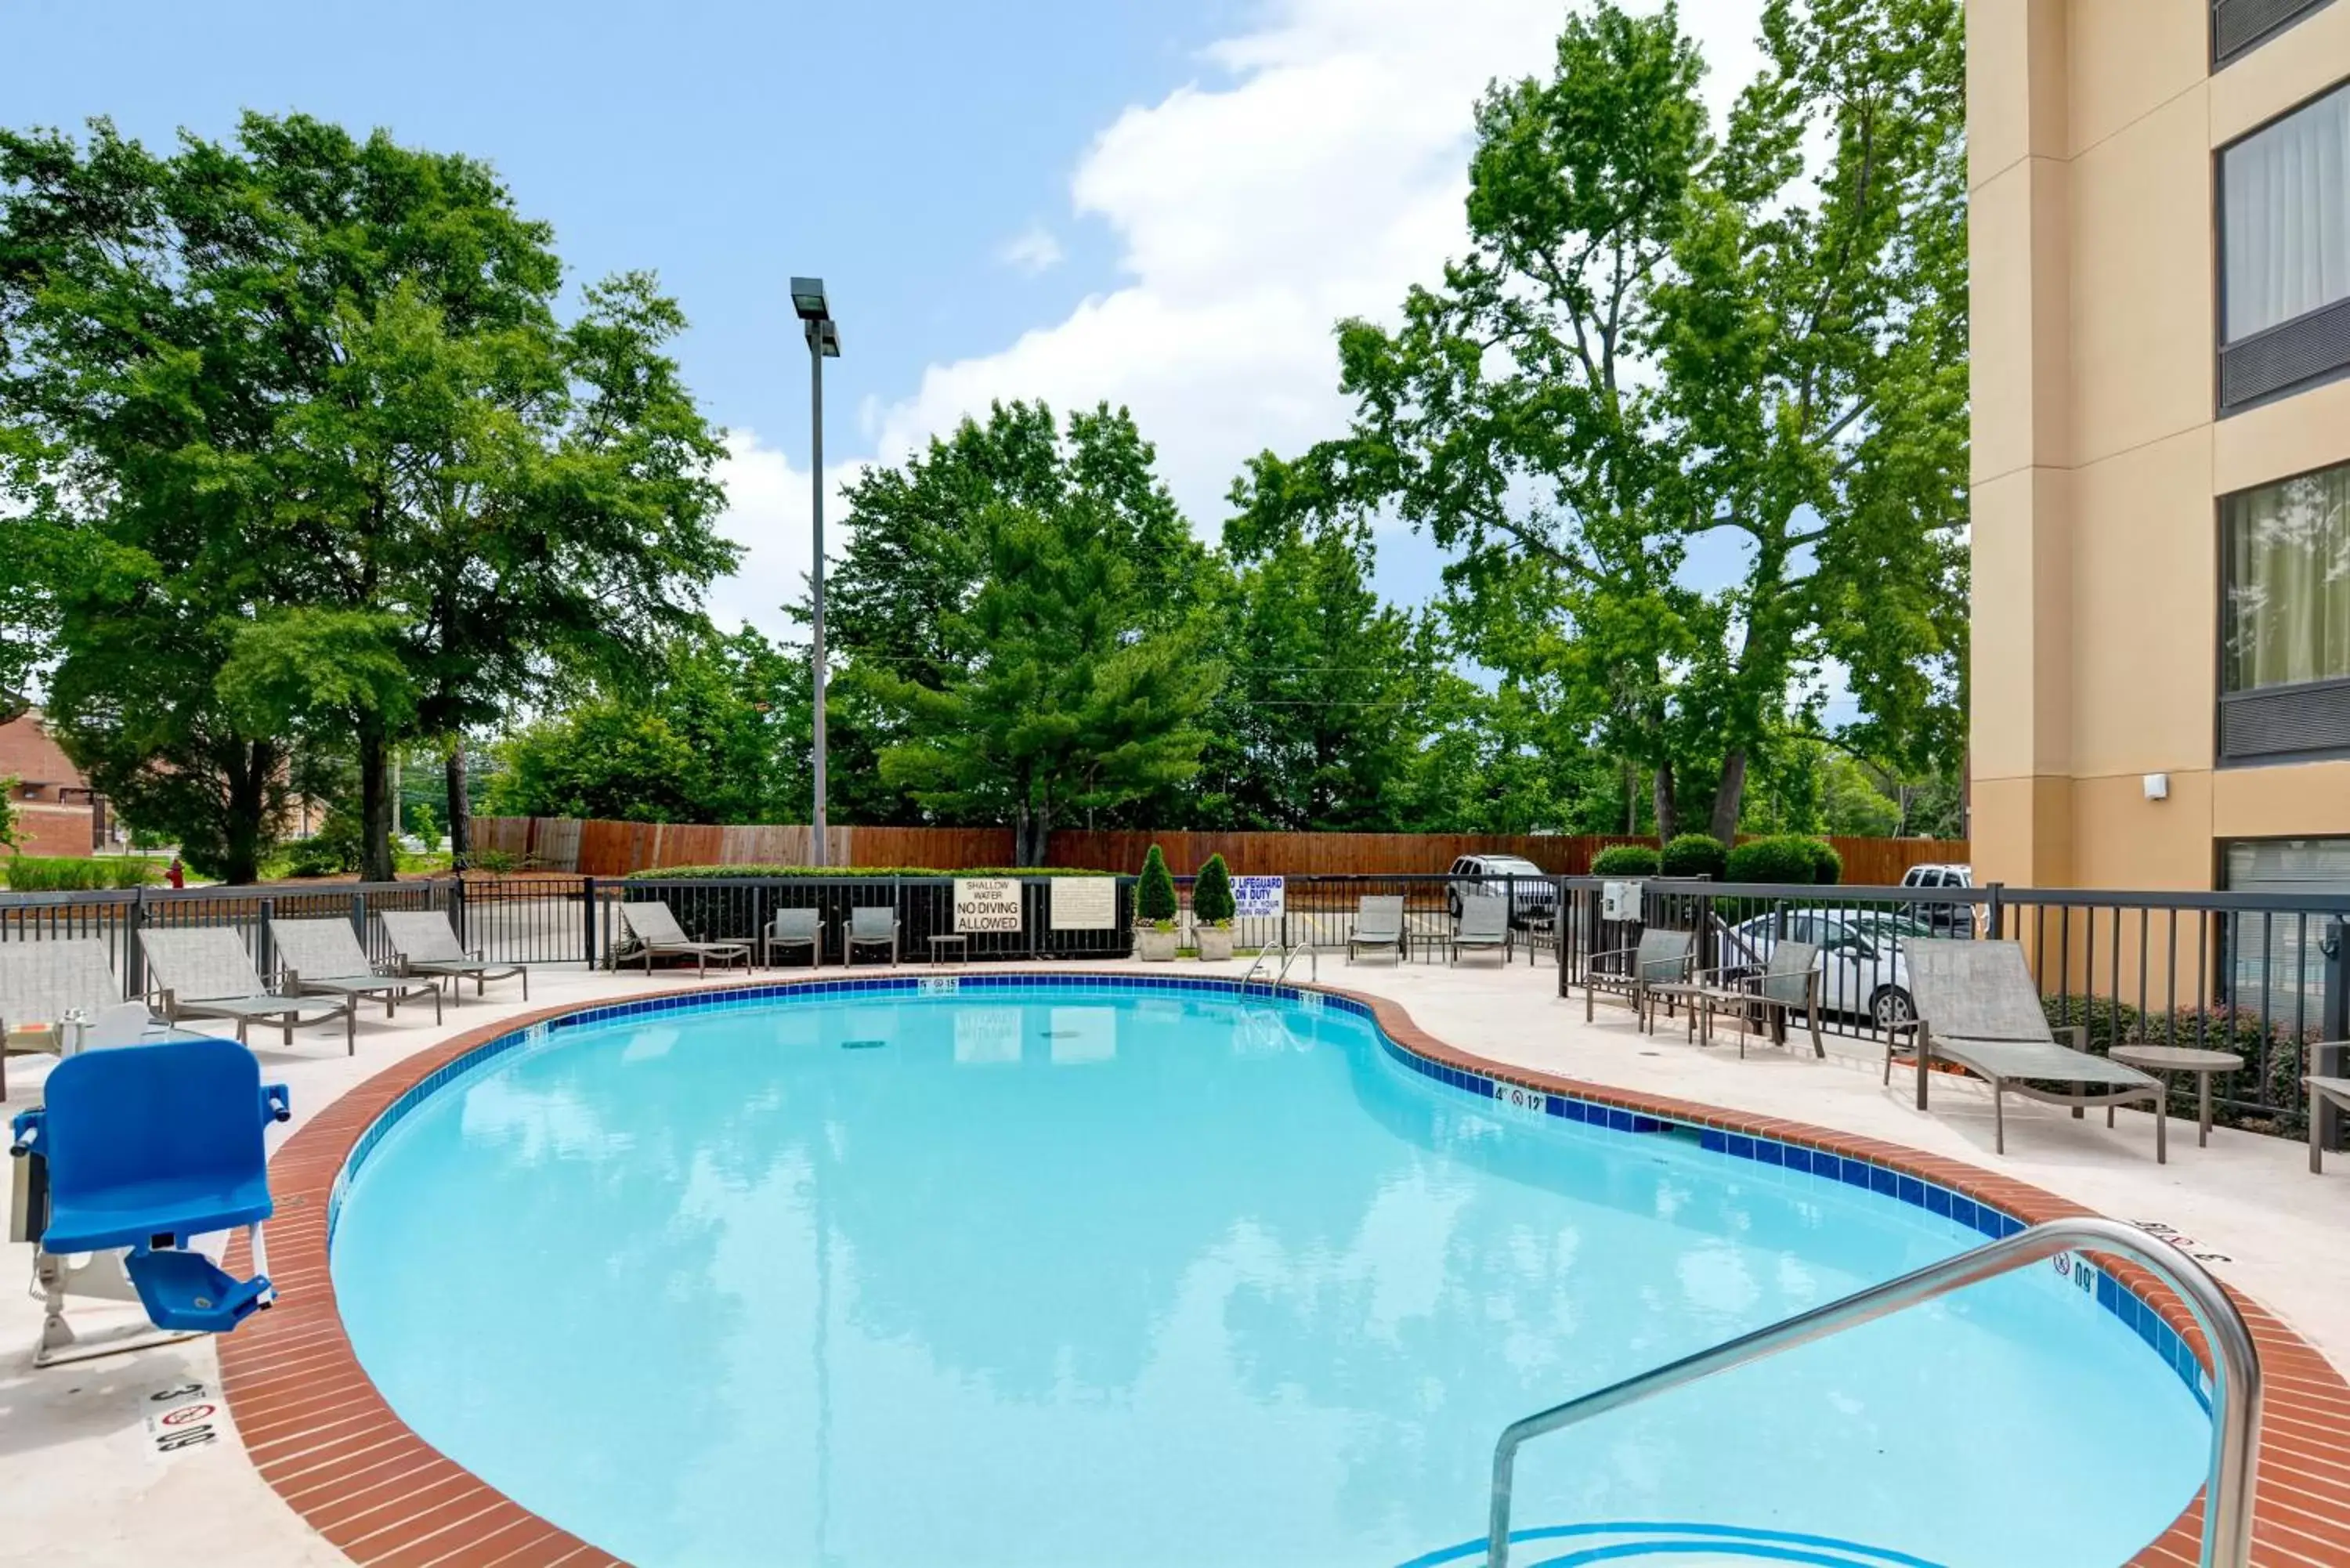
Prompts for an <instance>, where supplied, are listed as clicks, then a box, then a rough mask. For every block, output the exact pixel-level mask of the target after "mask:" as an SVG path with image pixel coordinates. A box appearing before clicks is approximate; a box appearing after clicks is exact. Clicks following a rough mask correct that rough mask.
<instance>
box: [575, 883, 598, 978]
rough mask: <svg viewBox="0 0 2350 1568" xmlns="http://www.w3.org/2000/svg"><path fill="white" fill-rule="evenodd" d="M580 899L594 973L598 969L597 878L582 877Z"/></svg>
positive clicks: (587, 946)
mask: <svg viewBox="0 0 2350 1568" xmlns="http://www.w3.org/2000/svg"><path fill="white" fill-rule="evenodd" d="M579 897H580V901H581V904H582V906H583V912H582V915H581V919H584V920H585V921H586V922H587V925H586V927H585V928H584V932H585V937H586V948H587V968H588V969H589V970H590V971H593V970H594V969H595V967H596V878H595V877H580V878H579Z"/></svg>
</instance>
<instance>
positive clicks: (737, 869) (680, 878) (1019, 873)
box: [475, 857, 1116, 882]
mask: <svg viewBox="0 0 2350 1568" xmlns="http://www.w3.org/2000/svg"><path fill="white" fill-rule="evenodd" d="M475 859H476V864H478V863H479V857H475ZM1115 875H1116V873H1115V872H1110V871H1084V870H1079V869H1077V868H1076V867H1067V866H978V867H965V868H964V869H962V870H960V871H950V870H942V869H941V868H940V867H935V866H664V867H660V869H659V870H656V871H631V872H629V875H628V877H627V878H626V879H627V880H629V881H630V882H714V881H721V880H723V879H725V878H727V877H1110V876H1115Z"/></svg>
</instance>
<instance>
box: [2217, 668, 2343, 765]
mask: <svg viewBox="0 0 2350 1568" xmlns="http://www.w3.org/2000/svg"><path fill="white" fill-rule="evenodd" d="M2344 755H2350V680H2328V681H2322V682H2315V683H2313V684H2311V685H2307V686H2277V687H2272V688H2270V689H2268V690H2266V691H2238V692H2233V693H2231V694H2230V695H2228V696H2226V697H2222V698H2221V699H2220V761H2221V762H2225V763H2282V762H2293V761H2299V760H2303V759H2310V758H2316V757H2334V756H2344Z"/></svg>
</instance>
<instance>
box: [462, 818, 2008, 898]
mask: <svg viewBox="0 0 2350 1568" xmlns="http://www.w3.org/2000/svg"><path fill="white" fill-rule="evenodd" d="M1654 842H1655V840H1653V839H1648V838H1635V837H1625V836H1621V835H1606V834H1573V835H1570V834H1498V833H1497V834H1482V833H1212V832H1203V831H1194V830H1190V829H1184V830H1180V831H1175V832H1163V833H1159V832H1149V831H1146V830H1143V829H1139V828H1120V829H1116V830H1113V831H1109V832H1097V833H1088V832H1084V831H1081V830H1076V829H1068V830H1064V831H1062V832H1058V833H1055V834H1054V835H1053V836H1052V837H1051V839H1050V840H1049V841H1048V843H1047V845H1046V852H1045V864H1046V865H1048V866H1058V867H1074V868H1076V869H1079V870H1087V871H1121V872H1128V873H1131V872H1135V871H1139V870H1140V869H1142V858H1143V856H1144V855H1145V854H1147V853H1148V852H1149V848H1150V846H1152V845H1153V844H1156V845H1158V846H1159V848H1160V849H1161V850H1163V851H1164V852H1165V854H1166V856H1167V864H1168V866H1169V867H1170V869H1172V870H1173V871H1175V873H1176V874H1177V875H1179V876H1180V875H1182V874H1185V873H1187V872H1190V871H1192V870H1195V869H1196V868H1198V867H1199V866H1200V865H1201V863H1202V862H1204V861H1205V860H1206V859H1207V858H1208V857H1209V856H1211V855H1222V857H1224V860H1225V863H1226V864H1227V865H1229V866H1230V867H1232V872H1233V874H1234V875H1235V876H1241V877H1253V876H1292V877H1343V876H1407V875H1421V876H1430V875H1435V874H1438V873H1440V872H1443V871H1445V870H1448V869H1450V868H1451V865H1452V862H1453V861H1454V860H1456V859H1458V858H1459V857H1461V856H1463V855H1517V856H1523V857H1525V858H1526V859H1528V860H1531V861H1533V862H1534V864H1535V865H1537V866H1539V867H1542V868H1543V869H1544V870H1545V871H1548V872H1550V873H1552V874H1553V875H1555V876H1568V877H1579V876H1582V875H1584V874H1585V873H1586V872H1588V871H1589V870H1590V869H1591V861H1592V857H1594V856H1596V855H1597V854H1598V853H1599V852H1600V851H1601V850H1602V849H1605V848H1607V846H1609V845H1611V844H1653V843H1654ZM1828 842H1829V843H1831V844H1833V845H1835V849H1836V853H1837V854H1839V855H1841V856H1843V857H1844V879H1845V880H1846V882H1848V883H1852V884H1854V885H1856V886H1868V887H1885V886H1890V885H1892V884H1894V883H1898V882H1899V881H1900V880H1901V876H1902V873H1903V872H1905V871H1907V870H1908V868H1909V867H1912V866H1919V865H1927V864H1931V863H1934V862H1938V861H1960V862H1963V861H1964V860H1965V859H1966V858H1967V844H1966V841H1965V840H1964V839H1939V838H1830V839H1829V840H1828ZM473 847H474V848H475V849H477V850H492V851H496V852H498V853H502V854H505V855H510V856H513V857H515V859H516V860H517V861H521V862H526V863H529V864H531V865H535V866H538V867H544V868H546V869H547V870H552V871H576V872H578V873H580V874H581V875H583V876H589V877H625V876H627V875H628V874H629V872H631V871H657V870H660V869H661V868H663V867H671V866H806V865H808V864H810V862H811V861H812V859H813V857H812V855H811V854H810V851H811V850H812V849H813V848H814V847H815V839H814V836H813V834H812V833H811V831H810V830H809V829H808V828H806V827H796V826H759V827H719V826H710V825H706V824H702V825H694V824H681V823H658V822H593V821H591V822H580V821H577V820H574V819H571V818H567V817H526V816H477V817H475V818H473ZM825 850H826V854H825V860H826V863H827V864H828V865H832V866H872V867H885V866H906V867H930V868H934V869H938V870H947V871H951V870H957V869H961V868H963V867H982V866H986V867H996V866H1009V865H1010V864H1011V863H1012V856H1013V849H1012V830H1011V829H1010V828H1005V827H834V828H830V829H828V830H827V834H826V841H825Z"/></svg>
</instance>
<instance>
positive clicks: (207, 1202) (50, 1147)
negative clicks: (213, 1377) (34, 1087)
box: [9, 1039, 290, 1366]
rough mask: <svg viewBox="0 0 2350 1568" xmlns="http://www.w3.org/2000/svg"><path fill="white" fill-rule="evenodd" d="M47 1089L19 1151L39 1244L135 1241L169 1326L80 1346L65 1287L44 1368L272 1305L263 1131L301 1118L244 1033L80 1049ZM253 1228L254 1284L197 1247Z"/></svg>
mask: <svg viewBox="0 0 2350 1568" xmlns="http://www.w3.org/2000/svg"><path fill="white" fill-rule="evenodd" d="M44 1094H45V1097H46V1104H44V1105H43V1106H41V1107H40V1108H39V1109H37V1110H30V1111H26V1112H24V1113H22V1114H21V1115H19V1116H16V1118H15V1119H14V1120H13V1121H12V1122H11V1123H10V1124H9V1127H10V1131H11V1133H12V1135H13V1136H12V1138H11V1142H10V1147H9V1152H10V1153H11V1154H14V1155H17V1156H19V1157H21V1158H26V1159H28V1160H30V1161H32V1162H34V1173H33V1175H34V1179H32V1180H31V1181H30V1182H28V1183H26V1187H27V1189H28V1190H29V1193H30V1199H29V1204H28V1213H27V1215H26V1231H27V1232H28V1234H27V1238H26V1239H27V1240H33V1241H38V1243H39V1245H40V1250H41V1251H43V1252H46V1253H49V1254H52V1255H56V1256H66V1255H70V1254H78V1253H84V1252H99V1251H107V1250H109V1249H112V1248H127V1249H128V1253H127V1255H126V1256H125V1258H124V1260H123V1269H124V1272H127V1273H128V1274H129V1275H130V1282H131V1284H132V1286H133V1287H135V1288H136V1290H137V1292H138V1295H139V1300H140V1304H141V1305H142V1306H144V1307H145V1308H146V1310H147V1317H148V1321H149V1322H150V1323H151V1324H153V1325H154V1327H155V1329H156V1330H157V1331H159V1332H158V1333H156V1334H144V1335H140V1336H137V1337H136V1338H135V1339H130V1340H115V1341H109V1342H107V1343H105V1344H103V1345H77V1344H76V1342H75V1340H74V1336H73V1334H72V1331H71V1330H70V1329H69V1328H67V1327H66V1325H65V1323H64V1310H65V1309H64V1301H63V1293H62V1292H53V1293H50V1295H49V1299H48V1302H47V1309H48V1311H47V1318H48V1321H47V1322H45V1323H44V1324H43V1325H42V1334H41V1347H40V1351H39V1353H38V1354H37V1355H36V1358H35V1359H36V1362H37V1363H39V1364H40V1365H44V1366H46V1365H48V1364H50V1363H53V1362H57V1361H67V1360H77V1359H81V1358H82V1357H84V1356H88V1355H110V1354H113V1353H115V1352H117V1351H121V1350H130V1349H136V1348H139V1347H140V1346H142V1345H152V1344H157V1343H160V1342H161V1340H162V1339H166V1338H177V1337H179V1336H182V1335H184V1334H225V1333H227V1332H228V1331H229V1330H231V1329H233V1328H234V1327H235V1326H236V1325H237V1324H240V1323H242V1322H243V1321H244V1319H245V1318H246V1317H247V1316H249V1315H251V1314H253V1313H254V1312H255V1311H256V1310H258V1309H259V1308H262V1307H265V1306H267V1305H268V1304H269V1303H270V1299H271V1297H272V1294H273V1292H272V1290H271V1288H270V1283H269V1278H268V1274H267V1272H266V1271H267V1269H268V1266H269V1265H268V1260H267V1257H266V1255H265V1252H264V1251H263V1247H262V1239H261V1222H262V1221H263V1220H266V1219H268V1218H269V1215H270V1212H271V1206H270V1199H269V1179H268V1158H267V1154H266V1152H265V1149H264V1147H263V1144H262V1129H263V1128H264V1127H265V1126H266V1125H267V1124H268V1123H270V1122H273V1121H278V1122H282V1121H284V1120H286V1117H287V1116H288V1115H289V1114H290V1109H289V1106H290V1102H289V1101H288V1099H287V1097H286V1085H283V1084H267V1085H265V1084H263V1083H262V1081H261V1068H260V1065H259V1064H257V1063H256V1062H255V1060H254V1058H253V1056H252V1054H250V1053H249V1052H247V1051H246V1050H245V1049H244V1047H243V1046H241V1045H238V1044H234V1042H232V1041H227V1040H213V1039H184V1040H175V1041H171V1042H167V1043H165V1044H157V1045H144V1046H140V1047H138V1048H137V1049H134V1050H128V1051H93V1052H87V1053H84V1054H79V1055H74V1056H68V1057H67V1058H66V1059H65V1060H64V1061H61V1062H59V1063H58V1064H57V1067H56V1069H55V1070H54V1071H52V1072H51V1073H50V1074H49V1076H48V1081H47V1084H46V1085H44ZM240 1227H242V1228H245V1229H247V1230H249V1231H250V1232H251V1235H252V1239H253V1262H254V1268H255V1275H254V1277H253V1278H252V1279H249V1280H239V1279H237V1278H235V1277H234V1276H233V1275H231V1274H229V1273H228V1272H225V1271H224V1270H223V1269H222V1268H221V1267H220V1266H219V1265H218V1264H216V1263H214V1262H213V1261H212V1260H211V1259H210V1258H207V1257H206V1256H204V1254H203V1253H202V1252H199V1251H194V1250H193V1249H192V1248H191V1247H190V1246H189V1242H191V1241H193V1240H194V1239H195V1238H196V1237H198V1236H203V1235H207V1234H210V1233H212V1232H213V1231H233V1230H236V1229H239V1228H240Z"/></svg>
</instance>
